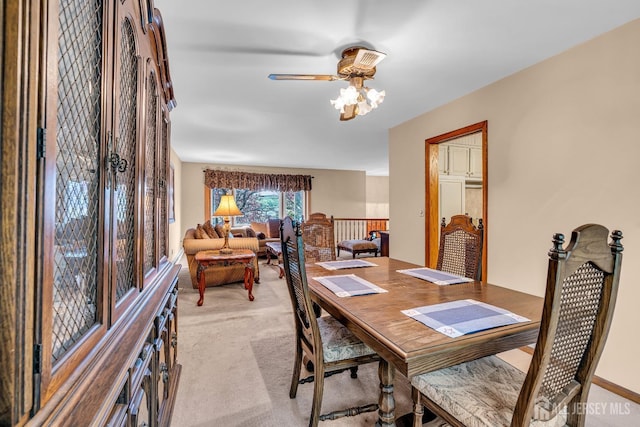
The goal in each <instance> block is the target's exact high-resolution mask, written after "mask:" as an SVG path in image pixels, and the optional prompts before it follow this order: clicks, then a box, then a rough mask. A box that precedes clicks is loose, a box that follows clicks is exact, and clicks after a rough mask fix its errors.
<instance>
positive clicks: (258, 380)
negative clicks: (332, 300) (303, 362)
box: [171, 260, 411, 427]
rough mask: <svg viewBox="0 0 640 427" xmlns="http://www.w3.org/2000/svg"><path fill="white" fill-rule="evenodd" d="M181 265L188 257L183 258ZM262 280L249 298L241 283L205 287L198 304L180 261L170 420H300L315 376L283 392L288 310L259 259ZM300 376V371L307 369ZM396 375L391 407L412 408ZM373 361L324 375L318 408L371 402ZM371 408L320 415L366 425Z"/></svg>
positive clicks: (179, 423) (338, 426) (183, 423)
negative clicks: (294, 391) (177, 367)
mask: <svg viewBox="0 0 640 427" xmlns="http://www.w3.org/2000/svg"><path fill="white" fill-rule="evenodd" d="M183 265H186V263H183ZM260 279H261V280H260V284H256V285H254V289H253V294H254V296H255V300H254V301H253V302H250V301H248V299H247V292H246V291H245V290H244V288H243V286H242V284H241V283H234V284H229V285H225V286H218V287H213V288H207V289H206V291H205V299H204V304H203V305H202V306H201V307H197V306H196V301H197V300H198V296H199V295H198V291H197V290H196V289H192V287H191V282H190V280H189V277H188V273H187V272H186V267H183V269H182V272H181V273H180V279H179V280H180V282H179V283H180V285H179V286H180V294H179V298H178V359H179V362H180V363H181V364H182V376H181V378H180V385H179V387H178V396H177V400H176V404H175V409H174V414H173V418H172V424H171V425H172V426H173V427H214V426H247V427H254V426H265V427H267V426H268V427H272V426H273V427H280V426H306V425H307V424H308V422H309V421H308V420H309V414H310V412H311V399H312V396H313V384H312V383H309V384H301V385H300V386H299V387H298V395H297V397H296V399H290V398H289V385H290V381H291V375H292V369H293V354H294V353H293V352H294V346H293V345H294V341H293V336H294V335H293V333H294V331H293V317H292V313H291V302H290V300H289V294H288V292H287V289H286V284H285V281H284V279H278V274H277V269H276V268H274V267H271V266H268V265H264V260H260ZM305 376H306V375H305ZM398 377H400V378H397V379H396V399H397V402H396V412H397V413H406V412H409V411H410V410H411V402H410V394H411V393H410V388H409V385H408V383H407V381H406V379H404V378H403V377H401V376H400V375H398ZM378 384H379V382H378V373H377V364H375V363H374V364H369V365H365V366H361V367H360V369H359V372H358V378H357V379H352V378H351V377H350V375H349V374H348V373H344V374H338V375H334V376H332V377H329V378H327V379H326V380H325V387H324V398H323V403H322V412H323V413H325V412H330V411H333V410H339V409H344V408H348V407H352V406H358V405H364V404H367V403H377V400H378V391H379V388H378ZM376 417H377V415H376V413H369V414H361V415H358V416H356V417H347V418H342V419H339V420H334V421H325V422H321V423H320V425H326V426H328V427H343V426H371V425H374V424H375V420H376Z"/></svg>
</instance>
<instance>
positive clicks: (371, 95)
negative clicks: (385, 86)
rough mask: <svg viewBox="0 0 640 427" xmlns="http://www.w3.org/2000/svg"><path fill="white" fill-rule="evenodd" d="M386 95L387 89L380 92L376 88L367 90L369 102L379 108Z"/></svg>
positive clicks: (373, 106)
mask: <svg viewBox="0 0 640 427" xmlns="http://www.w3.org/2000/svg"><path fill="white" fill-rule="evenodd" d="M385 95H386V93H385V91H384V90H383V91H380V92H378V91H377V90H375V89H368V90H367V99H368V100H369V103H370V104H371V108H378V105H380V104H382V101H384V96H385Z"/></svg>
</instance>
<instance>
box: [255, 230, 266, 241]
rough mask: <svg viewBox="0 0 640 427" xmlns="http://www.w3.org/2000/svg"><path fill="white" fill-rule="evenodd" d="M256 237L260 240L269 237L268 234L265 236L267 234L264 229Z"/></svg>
mask: <svg viewBox="0 0 640 427" xmlns="http://www.w3.org/2000/svg"><path fill="white" fill-rule="evenodd" d="M256 237H257V238H258V240H264V239H266V238H267V236H265V234H264V233H263V232H262V231H261V232H260V233H257V234H256Z"/></svg>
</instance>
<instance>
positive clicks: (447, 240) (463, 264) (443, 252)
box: [436, 215, 484, 280]
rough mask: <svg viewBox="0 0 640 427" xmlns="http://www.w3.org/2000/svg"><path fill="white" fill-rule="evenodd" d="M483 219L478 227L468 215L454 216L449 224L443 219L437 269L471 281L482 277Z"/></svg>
mask: <svg viewBox="0 0 640 427" xmlns="http://www.w3.org/2000/svg"><path fill="white" fill-rule="evenodd" d="M483 236H484V228H483V225H482V218H480V220H479V225H478V227H476V226H475V225H473V222H471V217H469V216H468V215H454V216H452V217H451V221H450V222H449V224H447V223H446V219H445V218H442V223H441V225H440V250H439V251H438V262H437V265H436V268H437V269H438V270H442V271H446V272H447V273H452V274H457V275H459V276H464V277H468V278H470V279H475V280H480V278H481V277H482V241H483Z"/></svg>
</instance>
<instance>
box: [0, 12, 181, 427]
mask: <svg viewBox="0 0 640 427" xmlns="http://www.w3.org/2000/svg"><path fill="white" fill-rule="evenodd" d="M0 17H1V18H2V22H3V23H4V24H3V37H2V42H1V43H2V52H3V59H2V67H1V69H2V71H1V72H0V78H1V79H2V88H3V90H2V109H1V111H0V114H1V115H2V136H1V138H2V144H1V145H2V155H1V156H0V170H2V177H1V178H0V179H1V180H2V186H0V209H1V210H2V214H1V215H0V220H1V228H2V230H3V232H2V238H1V239H0V253H1V256H0V271H2V275H3V278H2V281H3V285H2V286H0V306H1V307H2V310H0V325H2V327H0V360H2V365H3V366H2V370H1V372H0V396H1V398H0V425H3V426H4V425H33V426H89V425H112V426H129V425H136V426H139V425H143V424H145V425H148V426H153V427H155V426H168V425H169V423H170V419H171V413H172V410H173V404H174V400H175V396H176V391H177V386H178V381H179V378H180V364H179V363H178V358H177V348H178V344H177V339H178V337H177V325H178V322H177V292H178V286H177V276H178V271H179V270H180V266H179V265H176V264H175V262H174V260H171V259H169V257H170V255H171V254H170V250H169V232H168V230H169V225H168V222H169V220H168V218H169V203H168V202H169V200H168V194H167V187H168V185H167V183H168V176H169V158H170V135H171V129H170V128H171V120H170V111H171V110H172V109H173V107H174V106H175V105H176V103H175V98H174V95H173V86H172V83H171V78H170V75H169V68H168V66H169V62H168V58H167V51H166V40H165V33H164V31H165V30H164V27H163V23H162V17H161V15H160V12H159V11H158V10H157V9H156V8H155V7H154V4H153V1H152V0H145V1H132V0H122V1H115V2H103V1H92V2H86V1H82V0H66V1H64V2H58V1H44V2H36V3H34V2H24V1H15V0H9V1H8V2H5V3H4V5H3V7H0Z"/></svg>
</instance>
